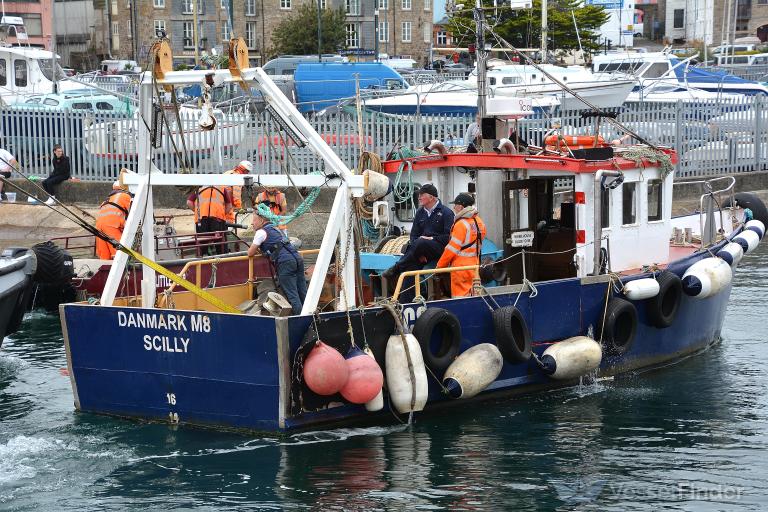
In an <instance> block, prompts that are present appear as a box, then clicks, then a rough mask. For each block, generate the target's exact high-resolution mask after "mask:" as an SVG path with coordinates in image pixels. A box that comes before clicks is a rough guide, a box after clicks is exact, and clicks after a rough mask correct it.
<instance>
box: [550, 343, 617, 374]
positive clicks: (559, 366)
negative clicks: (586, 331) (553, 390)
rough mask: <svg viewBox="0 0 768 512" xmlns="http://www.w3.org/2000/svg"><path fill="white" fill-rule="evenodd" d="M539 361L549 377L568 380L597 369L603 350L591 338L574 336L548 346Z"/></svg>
mask: <svg viewBox="0 0 768 512" xmlns="http://www.w3.org/2000/svg"><path fill="white" fill-rule="evenodd" d="M540 359H541V362H542V364H543V367H544V370H545V372H546V373H548V374H549V376H550V377H552V378H553V379H557V380H568V379H575V378H578V377H581V376H584V375H586V374H588V373H589V372H592V371H594V370H595V369H597V368H598V367H599V366H600V361H602V359H603V350H602V348H600V344H599V343H598V342H596V341H595V340H593V339H592V338H589V337H587V336H574V337H573V338H568V339H566V340H563V341H559V342H557V343H555V344H554V345H550V346H549V348H547V350H545V351H544V353H543V354H542V355H541V358H540Z"/></svg>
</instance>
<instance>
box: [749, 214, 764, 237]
mask: <svg viewBox="0 0 768 512" xmlns="http://www.w3.org/2000/svg"><path fill="white" fill-rule="evenodd" d="M744 229H748V230H750V231H754V232H755V233H757V235H758V236H759V237H760V240H762V239H763V237H764V236H765V224H763V223H762V222H761V221H759V220H757V219H752V220H751V221H749V222H747V223H746V224H744Z"/></svg>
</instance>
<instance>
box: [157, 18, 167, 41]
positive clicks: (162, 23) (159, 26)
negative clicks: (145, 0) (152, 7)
mask: <svg viewBox="0 0 768 512" xmlns="http://www.w3.org/2000/svg"><path fill="white" fill-rule="evenodd" d="M161 33H165V20H155V36H157V37H160V34H161Z"/></svg>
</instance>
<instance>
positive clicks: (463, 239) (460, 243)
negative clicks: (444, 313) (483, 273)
mask: <svg viewBox="0 0 768 512" xmlns="http://www.w3.org/2000/svg"><path fill="white" fill-rule="evenodd" d="M451 204H453V212H454V214H455V217H454V221H453V227H452V228H451V239H450V240H449V241H448V245H446V246H445V250H444V251H443V254H442V256H440V259H439V260H438V261H437V268H447V267H463V266H467V265H479V264H480V249H481V248H482V245H483V239H484V238H485V223H484V222H483V219H481V218H480V216H479V215H478V214H477V208H475V206H474V205H475V198H474V197H472V196H471V195H470V194H467V193H465V192H462V193H461V194H459V195H457V196H456V199H454V200H453V202H452V203H451ZM477 275H478V274H477V270H457V271H455V272H451V297H466V296H468V295H470V294H471V292H472V280H473V279H474V278H475V277H476V276H477Z"/></svg>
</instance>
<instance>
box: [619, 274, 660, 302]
mask: <svg viewBox="0 0 768 512" xmlns="http://www.w3.org/2000/svg"><path fill="white" fill-rule="evenodd" d="M659 289H660V288H659V282H658V281H656V280H655V279H652V278H650V277H646V278H643V279H635V280H634V281H630V282H628V283H627V284H625V285H624V295H625V296H626V297H627V298H628V299H630V300H645V299H650V298H651V297H655V296H657V295H658V294H659Z"/></svg>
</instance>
